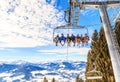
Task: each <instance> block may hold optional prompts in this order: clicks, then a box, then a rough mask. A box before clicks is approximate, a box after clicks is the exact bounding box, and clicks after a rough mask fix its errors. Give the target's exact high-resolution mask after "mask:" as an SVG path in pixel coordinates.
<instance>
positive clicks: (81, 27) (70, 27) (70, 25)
mask: <svg viewBox="0 0 120 82" xmlns="http://www.w3.org/2000/svg"><path fill="white" fill-rule="evenodd" d="M60 29H64V30H66V32H67V31H68V30H69V29H72V30H73V29H85V30H86V33H87V35H88V29H87V27H85V26H75V25H72V24H67V25H63V26H58V27H56V28H54V29H53V42H55V40H54V39H55V37H56V36H55V34H56V33H57V32H56V31H57V30H60ZM61 34H62V33H61Z"/></svg>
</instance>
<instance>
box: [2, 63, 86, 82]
mask: <svg viewBox="0 0 120 82" xmlns="http://www.w3.org/2000/svg"><path fill="white" fill-rule="evenodd" d="M85 67H86V63H85V62H78V61H77V62H73V61H69V62H68V61H56V62H49V63H29V62H23V61H16V62H12V63H0V82H43V78H44V77H46V78H47V79H48V80H49V81H50V80H52V78H53V77H54V78H55V80H57V81H60V82H63V81H64V82H73V81H74V80H75V78H76V76H77V75H84V71H85Z"/></svg>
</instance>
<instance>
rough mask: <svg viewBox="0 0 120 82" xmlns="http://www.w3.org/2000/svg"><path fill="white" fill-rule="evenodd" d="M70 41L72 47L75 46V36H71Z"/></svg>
mask: <svg viewBox="0 0 120 82" xmlns="http://www.w3.org/2000/svg"><path fill="white" fill-rule="evenodd" d="M71 41H72V42H73V46H75V42H76V41H75V36H74V35H73V34H72V35H71Z"/></svg>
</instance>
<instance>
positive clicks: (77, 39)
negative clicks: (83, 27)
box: [75, 34, 81, 46]
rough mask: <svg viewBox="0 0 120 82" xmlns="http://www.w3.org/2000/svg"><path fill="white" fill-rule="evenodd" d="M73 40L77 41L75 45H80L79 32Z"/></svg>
mask: <svg viewBox="0 0 120 82" xmlns="http://www.w3.org/2000/svg"><path fill="white" fill-rule="evenodd" d="M75 40H76V42H77V46H79V45H80V42H81V37H80V36H79V34H77V36H76V38H75Z"/></svg>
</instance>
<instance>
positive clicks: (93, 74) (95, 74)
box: [86, 64, 103, 80]
mask: <svg viewBox="0 0 120 82" xmlns="http://www.w3.org/2000/svg"><path fill="white" fill-rule="evenodd" d="M93 65H94V66H95V64H93ZM102 77H103V75H102V72H101V71H97V70H96V66H95V68H94V69H93V70H91V71H89V72H87V73H86V80H94V79H102Z"/></svg>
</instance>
